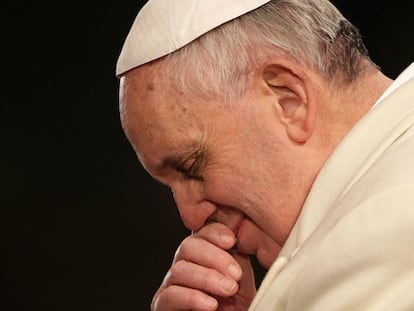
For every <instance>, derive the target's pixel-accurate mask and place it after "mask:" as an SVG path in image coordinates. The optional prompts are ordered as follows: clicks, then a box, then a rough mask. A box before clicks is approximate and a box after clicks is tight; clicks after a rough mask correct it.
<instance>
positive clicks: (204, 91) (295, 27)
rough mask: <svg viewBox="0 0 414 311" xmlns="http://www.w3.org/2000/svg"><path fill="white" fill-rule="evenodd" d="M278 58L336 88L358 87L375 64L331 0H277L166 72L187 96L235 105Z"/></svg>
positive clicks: (173, 58) (175, 57) (173, 57)
mask: <svg viewBox="0 0 414 311" xmlns="http://www.w3.org/2000/svg"><path fill="white" fill-rule="evenodd" d="M274 55H285V56H288V57H290V58H292V59H294V60H296V61H299V62H304V63H305V64H307V65H308V66H310V67H312V68H313V69H315V70H318V71H319V72H320V73H321V74H322V75H323V76H324V77H325V78H326V79H327V80H329V81H336V82H351V81H354V80H355V79H356V78H357V77H358V75H359V73H360V72H361V70H362V69H363V66H364V62H363V60H369V57H368V52H367V50H366V48H365V46H364V44H363V42H362V39H361V36H360V34H359V31H358V29H357V28H356V27H355V26H353V25H352V24H351V23H350V22H349V21H347V20H346V19H345V17H344V16H343V15H342V14H341V13H340V12H339V11H338V10H337V9H336V8H335V6H334V5H332V4H331V3H330V2H329V1H328V0H273V1H270V2H269V3H267V4H265V5H263V6H262V7H260V8H258V9H256V10H254V11H252V12H250V13H248V14H245V15H243V16H241V17H239V18H237V19H234V20H232V21H230V22H228V23H226V24H224V25H222V26H220V27H217V28H216V29H214V30H212V31H210V32H208V33H207V34H205V35H203V36H202V37H200V38H198V39H196V40H195V41H193V42H192V43H190V44H188V45H187V46H185V47H183V48H181V49H180V50H178V51H176V52H174V53H172V54H170V55H168V56H167V57H166V58H165V62H164V66H163V70H164V74H165V76H166V77H167V79H169V80H170V81H172V82H173V85H175V87H177V88H178V89H179V90H180V91H182V92H185V93H187V94H193V95H198V96H203V97H208V98H221V99H235V98H237V97H238V96H241V95H242V94H244V92H245V90H246V85H247V82H248V73H249V72H251V70H252V69H253V68H254V67H255V66H258V65H261V64H262V63H263V62H264V61H265V59H266V58H268V57H269V56H274ZM365 63H366V62H365Z"/></svg>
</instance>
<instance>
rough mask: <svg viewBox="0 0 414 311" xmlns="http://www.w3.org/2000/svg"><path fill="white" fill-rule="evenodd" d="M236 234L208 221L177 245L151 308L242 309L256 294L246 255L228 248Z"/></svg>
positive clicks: (158, 310) (162, 310) (157, 310)
mask: <svg viewBox="0 0 414 311" xmlns="http://www.w3.org/2000/svg"><path fill="white" fill-rule="evenodd" d="M235 244H236V237H235V236H234V233H233V232H232V230H231V229H230V228H228V227H227V226H225V225H223V224H221V223H210V224H207V225H206V226H204V227H203V228H202V229H200V230H199V231H198V232H196V233H194V234H192V235H190V236H188V237H187V238H185V239H184V240H183V242H182V243H181V245H180V246H179V247H178V249H177V252H176V254H175V256H174V260H173V263H172V265H171V268H170V270H169V271H168V272H167V274H166V276H165V278H164V280H163V282H162V284H161V286H160V288H159V289H158V291H157V292H156V293H155V295H154V298H153V301H152V304H151V310H153V311H174V310H200V311H202V310H203V311H204V310H206V311H207V310H219V311H242V310H243V311H245V310H247V309H248V307H249V305H250V303H251V302H252V300H253V297H254V295H255V294H256V287H255V282H254V273H253V269H252V266H251V263H250V260H249V257H248V256H247V255H244V254H239V253H237V251H233V250H231V249H232V247H233V246H234V245H235Z"/></svg>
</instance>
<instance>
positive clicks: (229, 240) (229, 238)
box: [220, 234, 234, 245]
mask: <svg viewBox="0 0 414 311" xmlns="http://www.w3.org/2000/svg"><path fill="white" fill-rule="evenodd" d="M220 240H221V242H222V243H223V244H225V245H230V244H233V243H234V238H233V237H232V236H231V235H226V234H225V235H221V236H220Z"/></svg>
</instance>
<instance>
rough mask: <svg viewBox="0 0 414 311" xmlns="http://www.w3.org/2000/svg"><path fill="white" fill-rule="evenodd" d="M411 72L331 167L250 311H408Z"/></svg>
mask: <svg viewBox="0 0 414 311" xmlns="http://www.w3.org/2000/svg"><path fill="white" fill-rule="evenodd" d="M413 69H414V68H411V76H410V77H407V75H405V79H404V80H408V81H404V83H403V85H399V84H401V79H400V83H397V84H396V83H394V85H393V86H392V88H391V89H390V90H388V91H387V94H385V95H386V96H384V97H383V98H381V102H380V103H379V104H378V105H376V106H375V108H373V109H371V111H370V112H369V113H367V114H366V116H365V117H364V118H363V119H361V120H360V121H359V122H358V123H357V124H356V126H355V127H354V128H353V129H352V130H351V131H350V132H349V134H348V135H347V136H346V137H345V138H344V140H343V141H342V142H341V143H340V144H339V145H338V147H337V148H336V150H335V151H334V153H333V154H332V155H331V157H330V158H329V159H328V161H327V162H326V164H325V165H324V167H323V168H322V170H321V172H320V173H319V175H318V177H317V179H316V181H315V183H314V185H313V187H312V189H311V191H310V193H309V196H308V198H307V200H306V202H305V205H304V207H303V209H302V211H301V213H300V215H299V218H298V220H297V222H296V224H295V226H294V228H293V229H292V232H291V234H290V235H289V238H288V240H287V242H286V244H285V245H284V247H283V249H282V251H281V253H280V254H279V256H278V258H277V259H276V261H275V262H274V263H273V265H272V267H271V268H270V270H269V271H268V273H267V275H266V277H265V279H264V280H263V282H262V284H261V286H260V288H259V291H258V293H257V295H256V297H255V299H254V301H253V303H252V305H251V306H250V308H249V310H251V311H258V310H261V311H272V310H273V311H275V310H289V311H293V310H294V311H304V310H312V311H324V310H326V311H328V310H329V311H335V310H350V311H357V310H364V311H369V310H387V311H388V310H392V311H403V310H407V311H413V310H414V77H413V72H412V71H413ZM397 81H398V80H397Z"/></svg>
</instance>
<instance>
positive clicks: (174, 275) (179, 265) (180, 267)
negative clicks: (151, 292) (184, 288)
mask: <svg viewBox="0 0 414 311" xmlns="http://www.w3.org/2000/svg"><path fill="white" fill-rule="evenodd" d="M187 265H188V263H187V262H186V261H184V260H179V261H177V262H176V263H175V264H174V265H173V266H172V267H171V270H170V275H169V283H170V284H175V283H178V282H179V280H180V279H181V278H182V277H181V276H182V275H183V274H184V273H185V271H186V270H187Z"/></svg>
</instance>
